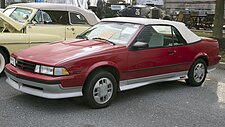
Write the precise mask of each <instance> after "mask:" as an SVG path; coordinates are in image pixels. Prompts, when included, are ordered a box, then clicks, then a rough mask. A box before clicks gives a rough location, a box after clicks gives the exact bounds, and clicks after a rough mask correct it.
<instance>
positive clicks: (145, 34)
mask: <svg viewBox="0 0 225 127" xmlns="http://www.w3.org/2000/svg"><path fill="white" fill-rule="evenodd" d="M136 42H144V43H147V44H148V48H157V47H169V46H179V45H184V44H185V40H184V39H183V37H182V36H181V34H180V33H179V32H178V31H177V29H175V28H174V27H172V26H167V25H152V26H145V28H144V29H143V30H142V31H141V32H140V34H139V35H138V36H137V38H136Z"/></svg>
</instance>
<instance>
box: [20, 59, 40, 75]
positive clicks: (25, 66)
mask: <svg viewBox="0 0 225 127" xmlns="http://www.w3.org/2000/svg"><path fill="white" fill-rule="evenodd" d="M35 66H36V64H34V63H31V62H27V61H24V60H17V62H16V67H17V68H19V69H21V70H24V71H28V72H34V69H35Z"/></svg>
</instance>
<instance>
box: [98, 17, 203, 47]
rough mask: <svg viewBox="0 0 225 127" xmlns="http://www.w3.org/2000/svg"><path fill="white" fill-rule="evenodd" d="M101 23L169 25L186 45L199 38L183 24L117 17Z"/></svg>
mask: <svg viewBox="0 0 225 127" xmlns="http://www.w3.org/2000/svg"><path fill="white" fill-rule="evenodd" d="M101 21H107V22H128V23H135V24H143V25H154V24H155V25H156V24H157V25H171V26H174V27H175V28H176V29H177V30H178V31H179V32H180V33H181V35H182V36H183V38H184V39H185V40H186V42H187V43H194V42H197V41H200V40H201V38H200V37H198V36H197V35H196V34H194V33H193V32H192V31H190V30H189V29H188V28H187V27H186V26H185V24H184V23H181V22H175V21H168V20H161V19H147V18H131V17H117V18H106V19H102V20H101Z"/></svg>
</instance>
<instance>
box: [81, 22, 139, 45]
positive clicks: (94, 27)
mask: <svg viewBox="0 0 225 127" xmlns="http://www.w3.org/2000/svg"><path fill="white" fill-rule="evenodd" d="M103 23H105V24H107V23H118V24H130V25H134V27H135V25H137V26H136V28H137V29H136V30H135V32H133V33H132V34H131V37H130V38H129V39H128V40H127V41H126V43H124V44H123V43H119V42H118V41H113V40H110V39H108V41H111V42H113V43H115V44H120V45H125V46H128V45H130V43H131V42H132V41H133V39H134V38H135V37H136V36H137V34H138V33H139V31H140V30H141V29H142V27H143V24H139V23H132V22H119V21H116V22H115V21H101V22H99V23H97V24H96V25H94V26H92V27H91V28H89V29H87V30H86V31H84V32H83V33H81V34H80V35H78V36H79V37H81V36H85V37H86V35H85V34H86V33H88V32H89V31H90V30H92V29H96V28H97V27H96V26H97V25H100V24H103ZM115 29H116V28H115ZM121 31H122V29H121ZM93 38H95V37H93ZM100 38H101V37H100ZM84 39H86V40H89V39H90V38H88V39H87V38H84ZM104 39H107V38H104ZM90 40H93V39H90Z"/></svg>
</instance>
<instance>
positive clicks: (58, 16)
mask: <svg viewBox="0 0 225 127" xmlns="http://www.w3.org/2000/svg"><path fill="white" fill-rule="evenodd" d="M33 20H34V21H35V22H38V23H44V24H57V25H67V24H69V16H68V12H66V11H51V10H42V11H40V12H39V11H38V12H37V14H36V16H35V18H34V19H33Z"/></svg>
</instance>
